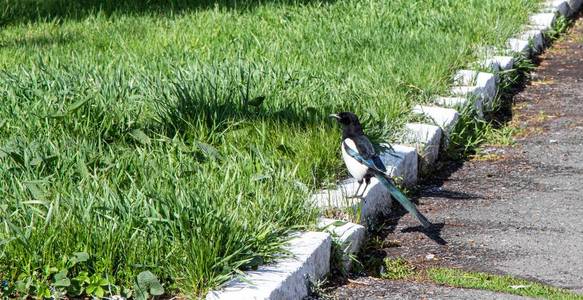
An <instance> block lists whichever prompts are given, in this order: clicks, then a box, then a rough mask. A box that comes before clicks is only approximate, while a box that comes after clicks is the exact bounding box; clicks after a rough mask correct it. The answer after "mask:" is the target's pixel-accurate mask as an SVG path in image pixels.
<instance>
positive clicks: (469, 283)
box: [427, 268, 583, 299]
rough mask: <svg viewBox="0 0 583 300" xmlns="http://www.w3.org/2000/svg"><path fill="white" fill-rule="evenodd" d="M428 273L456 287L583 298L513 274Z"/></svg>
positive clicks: (443, 270)
mask: <svg viewBox="0 0 583 300" xmlns="http://www.w3.org/2000/svg"><path fill="white" fill-rule="evenodd" d="M427 275H428V276H429V278H430V279H431V280H433V281H435V282H436V283H438V284H445V285H449V286H454V287H461V288H472V289H482V290H490V291H496V292H503V293H508V294H514V295H520V296H525V297H535V298H545V299H583V296H582V295H577V294H575V293H572V292H570V291H568V290H564V289H560V288H556V287H552V286H548V285H544V284H541V283H537V282H533V281H528V280H524V279H518V278H514V277H512V276H499V275H493V274H487V273H477V272H465V271H462V270H457V269H449V268H434V269H429V270H427Z"/></svg>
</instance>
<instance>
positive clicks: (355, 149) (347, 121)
mask: <svg viewBox="0 0 583 300" xmlns="http://www.w3.org/2000/svg"><path fill="white" fill-rule="evenodd" d="M330 117H331V118H335V119H336V120H337V121H338V123H340V125H342V144H341V147H340V150H341V151H342V159H343V160H344V163H345V164H346V168H347V169H348V172H349V173H350V175H352V177H354V178H355V179H356V180H357V181H358V188H357V189H356V194H355V196H357V197H361V196H362V195H364V192H365V191H366V189H367V187H368V185H369V184H370V180H371V178H372V177H375V178H377V180H378V181H379V182H380V183H382V184H383V185H384V186H385V187H386V188H387V189H388V190H389V193H390V194H391V196H393V198H395V199H397V201H399V203H401V205H402V206H403V207H404V208H405V209H406V210H407V211H408V212H409V213H411V214H412V215H413V216H415V218H417V220H419V222H420V223H421V225H423V227H425V228H429V227H431V226H432V224H431V222H429V221H428V220H427V218H425V216H423V215H422V214H421V213H420V212H419V211H418V210H417V207H416V206H415V204H413V203H412V202H411V201H410V200H409V199H408V198H407V196H405V195H404V194H403V193H402V192H401V191H400V190H399V189H398V188H397V187H396V186H395V184H394V183H393V180H392V179H391V178H390V177H389V176H387V175H386V172H387V168H386V167H385V165H384V164H383V162H382V161H381V159H380V158H379V156H378V155H377V154H376V152H375V149H374V147H373V145H372V143H371V142H370V140H369V139H368V138H367V137H366V135H364V132H363V130H362V125H361V124H360V121H359V120H358V117H357V116H356V115H355V114H354V113H352V112H341V113H338V114H331V115H330ZM363 182H364V183H365V186H364V190H363V191H362V194H361V195H360V196H359V194H358V191H359V190H360V188H361V186H362V184H363Z"/></svg>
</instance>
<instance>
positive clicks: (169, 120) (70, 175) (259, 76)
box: [0, 0, 538, 296]
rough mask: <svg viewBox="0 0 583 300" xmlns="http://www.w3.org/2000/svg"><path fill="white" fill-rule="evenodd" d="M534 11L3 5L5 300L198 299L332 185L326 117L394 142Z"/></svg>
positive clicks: (54, 0)
mask: <svg viewBox="0 0 583 300" xmlns="http://www.w3.org/2000/svg"><path fill="white" fill-rule="evenodd" d="M80 3H81V4H80ZM537 3H538V1H536V0H510V1H507V0H504V1H503V0H473V1H449V0H434V1H410V0H366V1H357V0H343V1H297V2H295V1H269V2H242V3H240V2H234V1H233V2H219V3H214V2H205V1H202V2H196V3H195V2H193V1H178V0H177V1H145V2H144V1H124V4H118V3H117V2H116V1H97V0H86V1H83V2H76V1H64V0H49V1H34V0H28V1H16V0H0V14H1V18H0V19H1V20H2V22H1V23H0V26H2V28H1V30H0V70H1V71H0V86H2V89H0V99H1V101H2V105H1V106H0V198H2V199H3V201H2V203H0V250H1V251H0V279H5V280H7V282H8V286H7V287H5V288H4V293H8V292H10V293H13V295H15V294H19V295H22V294H25V293H30V294H33V295H44V294H43V293H44V292H45V291H47V290H49V291H50V289H48V288H47V286H51V285H52V287H55V284H57V282H62V281H59V280H58V279H57V278H55V276H57V275H55V274H54V273H55V272H53V271H50V270H53V269H51V268H49V267H55V268H57V270H61V269H66V270H68V271H67V272H68V273H67V274H68V275H67V276H68V277H70V278H74V277H75V278H78V281H79V282H85V281H83V280H84V279H83V280H82V279H79V278H82V277H83V276H81V275H80V274H82V272H88V275H89V276H95V277H92V278H93V279H91V280H88V281H87V282H85V283H83V285H84V287H85V288H86V291H88V290H87V287H89V286H91V287H92V288H91V291H95V290H96V289H97V286H100V284H101V283H103V282H102V281H101V280H100V278H105V279H106V280H107V282H108V284H111V285H110V286H109V287H108V289H109V288H111V289H113V290H112V293H118V292H124V288H133V287H135V286H136V284H137V282H136V280H137V276H138V274H140V273H141V272H143V271H151V272H153V273H154V274H155V275H156V276H157V278H158V279H159V280H160V281H161V282H162V283H163V285H164V287H165V290H166V292H167V293H170V294H177V293H182V294H186V295H190V296H196V295H201V293H204V292H205V291H206V290H207V289H209V288H212V287H216V286H217V285H219V284H220V283H222V282H224V281H225V280H227V279H228V278H229V277H230V276H232V275H233V274H234V273H235V272H236V271H237V270H245V269H249V268H254V267H256V265H257V264H260V263H262V262H265V261H269V260H270V259H273V258H274V257H276V256H277V255H278V253H280V252H281V251H280V250H281V245H282V243H283V242H284V241H285V240H286V238H287V233H288V232H289V231H290V230H295V229H301V228H307V227H310V226H312V224H313V223H314V221H315V217H316V215H317V211H316V209H315V208H313V207H312V206H311V205H310V204H309V203H307V199H308V197H307V195H308V194H309V193H310V192H311V191H312V190H313V189H314V188H318V187H320V186H322V185H326V184H328V183H333V182H334V180H335V179H337V178H339V177H342V176H345V175H346V174H345V173H343V172H344V171H343V168H342V164H341V161H340V159H339V155H338V153H337V152H338V151H337V150H338V149H337V145H338V140H339V137H340V133H339V130H338V128H336V127H335V126H334V124H332V123H331V122H330V121H328V120H327V119H326V115H327V114H329V113H330V112H336V111H339V110H353V111H355V112H357V113H358V114H360V115H361V116H362V117H363V118H364V122H365V125H366V129H367V131H368V133H369V134H370V135H372V136H373V137H374V138H375V139H376V140H379V139H381V138H382V139H385V140H393V139H394V138H395V137H396V135H395V132H396V131H397V129H398V128H400V127H401V125H402V124H403V123H404V122H406V121H407V119H408V117H409V108H410V107H411V105H413V104H415V103H421V102H425V101H427V99H428V97H429V96H430V95H433V94H435V93H441V92H444V91H446V89H447V87H448V84H449V83H450V80H449V78H450V76H451V74H452V73H453V72H454V71H455V70H456V69H458V68H461V67H463V66H465V65H466V64H467V63H469V62H470V61H472V60H473V59H475V57H474V54H473V53H475V49H476V48H477V47H479V46H481V45H499V46H501V45H503V44H504V41H505V39H506V38H507V37H508V36H510V35H511V34H512V33H514V32H516V31H518V30H519V29H520V25H521V24H523V23H524V22H525V21H526V17H527V14H528V12H529V11H532V10H534V9H535V8H536V7H537ZM491 25H495V26H491ZM76 252H86V253H88V254H89V259H88V260H84V261H83V262H79V263H75V264H73V263H71V261H72V260H71V259H72V257H74V256H75V253H76ZM67 258H71V259H67ZM59 276H61V275H59ZM79 276H81V277H79ZM17 282H19V284H16V283H17ZM25 282H32V283H31V284H28V285H27V284H24V283H25ZM89 282H91V283H89ZM106 286H107V284H106ZM137 286H139V284H137ZM17 287H18V289H17ZM68 289H69V288H58V289H56V292H54V293H57V292H65V291H68ZM133 289H134V290H136V288H133ZM17 290H18V291H19V292H17Z"/></svg>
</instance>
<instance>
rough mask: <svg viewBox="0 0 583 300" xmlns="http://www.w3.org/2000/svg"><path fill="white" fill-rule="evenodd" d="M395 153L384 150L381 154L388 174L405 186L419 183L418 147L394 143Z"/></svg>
mask: <svg viewBox="0 0 583 300" xmlns="http://www.w3.org/2000/svg"><path fill="white" fill-rule="evenodd" d="M392 147H393V149H394V150H395V152H394V153H390V152H389V151H383V152H382V153H381V154H380V155H379V156H380V158H381V160H382V161H383V164H384V165H385V166H386V167H387V175H389V176H390V177H392V178H396V179H397V182H400V183H401V184H403V185H405V186H413V185H415V183H417V176H418V174H417V170H418V161H419V157H418V155H417V149H415V148H414V147H409V146H405V145H401V144H394V145H392Z"/></svg>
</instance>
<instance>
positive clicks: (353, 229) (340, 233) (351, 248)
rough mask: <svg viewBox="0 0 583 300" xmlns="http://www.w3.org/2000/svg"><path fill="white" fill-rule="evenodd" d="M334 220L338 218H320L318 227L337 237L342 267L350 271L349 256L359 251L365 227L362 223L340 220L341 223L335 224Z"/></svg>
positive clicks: (350, 262)
mask: <svg viewBox="0 0 583 300" xmlns="http://www.w3.org/2000/svg"><path fill="white" fill-rule="evenodd" d="M336 222H338V220H334V219H328V218H320V220H318V228H321V229H322V230H324V231H326V232H329V233H330V234H332V238H336V239H338V241H339V242H340V243H341V245H342V252H343V257H342V260H343V262H342V263H343V265H344V266H343V267H344V269H345V270H346V271H350V269H351V267H352V259H351V256H355V255H356V254H358V252H359V251H360V248H361V247H362V244H363V243H364V239H365V237H366V229H365V228H364V226H362V225H358V224H354V223H350V222H342V221H340V223H341V224H342V225H340V226H336V225H334V223H336Z"/></svg>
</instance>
